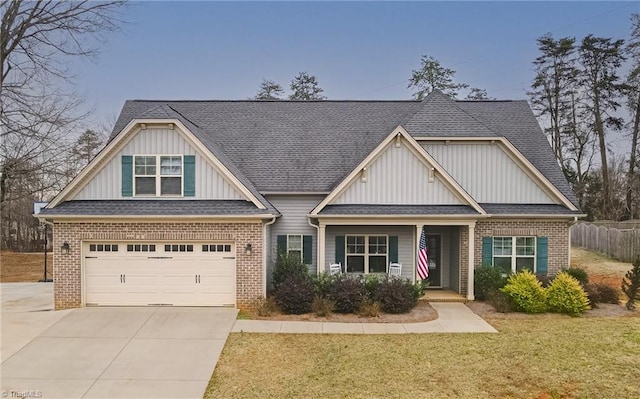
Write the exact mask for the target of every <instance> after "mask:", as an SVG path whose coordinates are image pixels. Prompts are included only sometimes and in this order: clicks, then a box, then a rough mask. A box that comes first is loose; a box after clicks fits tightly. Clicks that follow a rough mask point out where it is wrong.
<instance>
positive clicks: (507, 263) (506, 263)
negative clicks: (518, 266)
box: [493, 258, 511, 274]
mask: <svg viewBox="0 0 640 399" xmlns="http://www.w3.org/2000/svg"><path fill="white" fill-rule="evenodd" d="M493 266H494V267H495V268H496V269H500V270H502V272H503V273H506V274H509V273H511V258H493Z"/></svg>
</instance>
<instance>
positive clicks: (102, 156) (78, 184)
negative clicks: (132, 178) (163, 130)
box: [47, 118, 266, 209]
mask: <svg viewBox="0 0 640 399" xmlns="http://www.w3.org/2000/svg"><path fill="white" fill-rule="evenodd" d="M143 124H144V125H146V127H149V126H150V125H154V126H157V125H166V126H167V127H168V126H169V125H170V124H172V125H173V126H174V130H175V131H177V132H178V134H181V135H182V136H183V138H184V139H185V140H187V141H188V142H189V143H190V144H191V145H193V146H194V147H196V148H197V149H198V150H199V151H200V153H201V154H203V155H204V157H205V158H206V159H207V160H208V161H209V162H211V163H212V164H214V165H215V166H216V167H217V168H218V169H219V170H220V171H221V172H222V174H223V175H224V176H225V177H226V178H227V179H229V181H230V182H231V184H232V185H233V186H234V188H235V189H237V190H238V191H240V192H241V193H242V194H243V195H244V196H245V199H246V200H248V201H251V202H252V203H253V204H254V205H255V206H256V207H258V209H266V207H265V206H264V204H262V202H260V201H259V200H258V199H257V198H256V196H255V195H253V194H252V193H251V191H249V189H248V188H247V187H246V186H245V185H244V184H243V183H242V182H241V181H240V180H238V178H237V177H235V176H234V175H233V173H231V171H229V169H228V168H227V167H226V166H225V165H224V164H223V163H222V162H220V160H219V159H218V158H217V157H216V156H215V155H214V154H213V153H212V152H211V151H210V150H209V149H208V148H207V147H206V146H205V145H204V144H202V142H201V141H200V140H198V138H197V137H196V136H195V135H194V134H193V133H191V131H190V130H189V129H187V127H186V126H185V125H184V124H183V123H182V122H180V120H178V119H170V118H169V119H133V120H131V122H129V123H128V124H127V126H125V127H124V128H123V129H122V130H121V131H120V133H118V135H117V136H116V137H115V138H114V139H113V140H111V141H110V142H109V144H107V146H105V147H104V148H103V149H102V150H101V151H100V153H98V155H97V156H96V157H95V158H94V159H93V160H92V161H91V162H89V164H88V165H87V166H86V167H85V168H84V169H82V171H81V172H80V173H79V174H78V175H77V176H76V177H75V178H74V179H73V180H72V181H71V182H70V183H69V184H68V185H67V187H65V188H64V190H62V191H61V192H60V193H59V194H58V195H56V197H55V198H54V199H53V200H52V201H51V202H49V205H47V208H48V209H50V208H53V207H55V206H56V205H58V204H59V203H61V202H63V201H64V200H66V199H67V198H69V197H71V196H72V195H74V194H76V193H77V192H78V191H79V190H81V189H82V188H83V187H84V184H82V183H83V182H85V184H86V182H88V180H89V179H91V178H92V177H94V176H95V175H96V174H97V173H98V171H99V167H100V166H102V165H103V164H105V163H106V162H108V161H110V160H111V158H112V156H113V154H114V153H116V152H117V151H118V150H119V149H120V148H122V147H123V146H124V145H125V144H126V141H127V140H126V139H128V138H130V137H131V136H133V135H135V134H136V133H138V131H140V130H141V127H140V125H143ZM176 128H177V129H176Z"/></svg>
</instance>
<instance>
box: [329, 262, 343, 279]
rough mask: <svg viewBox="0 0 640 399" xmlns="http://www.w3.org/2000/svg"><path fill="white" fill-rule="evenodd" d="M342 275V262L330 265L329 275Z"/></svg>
mask: <svg viewBox="0 0 640 399" xmlns="http://www.w3.org/2000/svg"><path fill="white" fill-rule="evenodd" d="M336 274H342V262H338V263H329V275H331V276H334V275H336Z"/></svg>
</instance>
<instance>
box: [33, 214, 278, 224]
mask: <svg viewBox="0 0 640 399" xmlns="http://www.w3.org/2000/svg"><path fill="white" fill-rule="evenodd" d="M33 216H34V217H36V218H38V219H40V220H71V221H75V220H82V221H85V220H87V221H88V220H105V219H107V220H110V221H114V220H125V221H131V220H147V221H148V220H149V219H152V220H154V221H157V222H158V223H162V222H167V221H174V220H184V219H188V220H192V219H198V220H199V219H206V220H216V221H220V220H238V219H239V220H243V221H246V220H254V219H255V220H263V219H273V218H275V217H276V216H273V215H271V214H255V215H254V214H251V215H242V214H239V215H41V214H38V215H33Z"/></svg>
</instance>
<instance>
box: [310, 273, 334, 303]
mask: <svg viewBox="0 0 640 399" xmlns="http://www.w3.org/2000/svg"><path fill="white" fill-rule="evenodd" d="M335 279H336V276H332V275H330V274H329V273H326V272H323V273H320V275H319V276H317V277H314V278H313V286H314V287H315V290H316V295H317V296H320V297H323V298H326V297H328V296H329V290H330V289H331V284H333V282H334V281H335Z"/></svg>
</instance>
